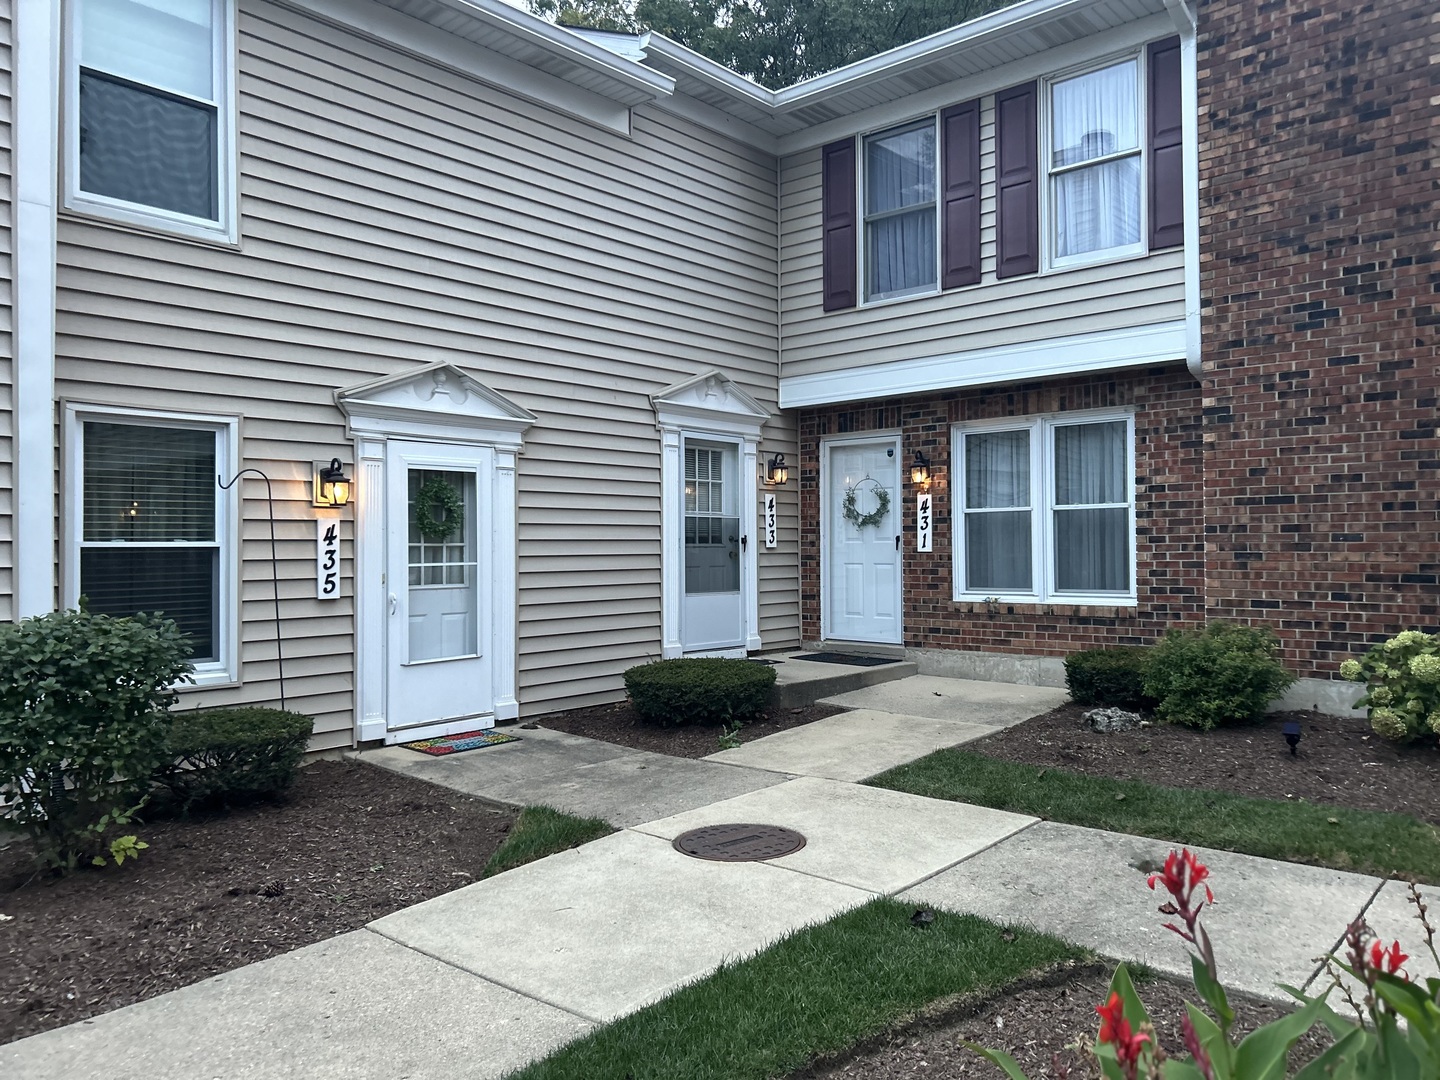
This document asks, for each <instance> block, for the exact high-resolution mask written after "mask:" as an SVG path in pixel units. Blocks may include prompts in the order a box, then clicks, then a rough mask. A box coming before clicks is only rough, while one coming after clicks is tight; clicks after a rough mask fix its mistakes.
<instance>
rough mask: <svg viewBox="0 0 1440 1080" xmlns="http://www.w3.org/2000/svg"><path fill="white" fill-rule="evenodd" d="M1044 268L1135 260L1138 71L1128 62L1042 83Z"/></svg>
mask: <svg viewBox="0 0 1440 1080" xmlns="http://www.w3.org/2000/svg"><path fill="white" fill-rule="evenodd" d="M1049 118H1050V119H1049V128H1050V130H1049V137H1048V139H1046V140H1044V141H1043V142H1042V145H1044V146H1046V147H1047V154H1046V156H1047V158H1048V169H1049V175H1050V180H1049V183H1050V205H1049V217H1050V263H1051V265H1052V266H1064V265H1067V264H1070V263H1075V262H1089V261H1092V260H1095V259H1103V258H1114V257H1119V256H1124V255H1132V254H1140V253H1141V252H1143V250H1144V245H1143V243H1142V241H1141V237H1142V236H1143V235H1144V234H1143V232H1142V228H1141V211H1142V200H1141V197H1140V196H1141V188H1142V184H1141V149H1140V132H1141V130H1142V127H1141V122H1140V65H1139V60H1138V58H1136V57H1131V58H1129V59H1126V60H1122V61H1121V62H1119V63H1118V64H1111V65H1109V66H1108V67H1103V68H1099V69H1098V70H1094V71H1087V72H1084V73H1083V74H1079V75H1072V76H1070V77H1068V78H1063V79H1058V80H1056V81H1054V82H1051V83H1050V101H1049Z"/></svg>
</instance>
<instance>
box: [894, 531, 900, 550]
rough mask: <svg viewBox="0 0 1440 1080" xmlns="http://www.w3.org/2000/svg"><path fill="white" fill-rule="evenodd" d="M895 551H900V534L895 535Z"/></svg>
mask: <svg viewBox="0 0 1440 1080" xmlns="http://www.w3.org/2000/svg"><path fill="white" fill-rule="evenodd" d="M895 550H896V551H899V550H900V534H899V533H896V534H895Z"/></svg>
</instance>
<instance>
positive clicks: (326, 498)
mask: <svg viewBox="0 0 1440 1080" xmlns="http://www.w3.org/2000/svg"><path fill="white" fill-rule="evenodd" d="M349 501H350V478H349V477H348V476H346V475H345V467H344V466H343V465H341V464H340V459H339V458H331V459H330V464H329V465H325V464H322V463H320V462H316V463H315V498H314V503H315V505H316V506H326V507H341V506H344V505H345V504H346V503H348V502H349Z"/></svg>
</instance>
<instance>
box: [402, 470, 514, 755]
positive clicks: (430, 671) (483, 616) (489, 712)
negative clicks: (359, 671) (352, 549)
mask: <svg viewBox="0 0 1440 1080" xmlns="http://www.w3.org/2000/svg"><path fill="white" fill-rule="evenodd" d="M494 471H495V470H494V451H493V450H492V449H489V448H487V447H478V446H463V445H461V446H439V445H429V444H426V443H409V442H391V443H390V444H389V448H388V451H387V454H386V474H387V475H386V488H387V492H386V515H385V516H386V545H385V546H386V562H387V565H386V575H385V579H386V583H387V589H388V596H387V598H386V599H387V612H388V614H387V616H386V619H387V630H386V646H387V648H386V654H387V657H388V660H387V667H388V670H387V672H386V674H387V680H386V682H387V690H386V727H387V728H388V729H389V730H390V731H395V730H397V729H405V731H406V733H407V737H409V738H417V739H418V738H426V737H430V736H432V735H438V734H445V733H453V732H454V731H457V730H464V728H463V727H456V726H455V722H456V721H462V720H465V721H472V722H473V726H475V727H489V726H490V725H491V723H493V719H484V718H487V717H492V716H493V713H494V711H495V695H494V683H493V674H494V672H493V660H492V658H491V655H490V653H491V644H492V643H491V641H490V635H491V628H492V627H493V625H494V620H493V615H492V602H493V598H492V597H491V596H490V591H489V589H488V588H487V585H488V583H489V582H490V580H491V576H492V575H491V560H492V557H493V552H492V550H491V545H490V544H489V543H487V534H486V533H485V531H484V529H485V524H486V521H487V520H488V519H489V517H490V516H491V515H489V514H486V513H483V510H484V509H485V508H487V507H489V506H490V505H491V492H492V484H493V478H494ZM441 487H443V488H445V489H447V490H448V492H449V498H448V500H447V498H446V497H444V496H443V495H439V494H438V493H439V491H440V488H441ZM447 501H448V503H449V505H450V507H452V508H453V509H454V511H455V513H454V514H453V515H451V514H448V513H446V512H445V510H444V507H443V504H444V503H446V502H447ZM422 729H423V730H422ZM442 729H448V730H442Z"/></svg>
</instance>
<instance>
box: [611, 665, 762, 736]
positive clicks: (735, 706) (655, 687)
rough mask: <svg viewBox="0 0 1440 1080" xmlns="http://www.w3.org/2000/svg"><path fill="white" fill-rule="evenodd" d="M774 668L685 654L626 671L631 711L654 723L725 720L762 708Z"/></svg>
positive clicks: (717, 721)
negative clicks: (678, 657)
mask: <svg viewBox="0 0 1440 1080" xmlns="http://www.w3.org/2000/svg"><path fill="white" fill-rule="evenodd" d="M774 686H775V669H774V668H773V667H771V666H770V665H769V664H756V663H752V662H751V661H749V660H721V659H717V658H711V657H685V658H682V659H678V660H661V661H659V662H657V663H654V664H641V665H640V666H639V667H632V668H631V669H630V670H629V671H627V672H625V690H626V692H627V693H628V694H629V695H630V700H631V702H632V703H634V705H635V711H636V712H638V713H639V714H640V715H641V716H642V717H643V718H644V719H646V720H649V721H651V722H652V723H656V724H666V725H668V724H728V723H730V722H731V721H732V720H745V719H748V718H749V717H752V716H754V715H755V714H756V713H758V712H759V711H760V710H761V709H763V708H764V707H765V702H766V701H768V700H769V699H770V691H771V689H772V688H773V687H774Z"/></svg>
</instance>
